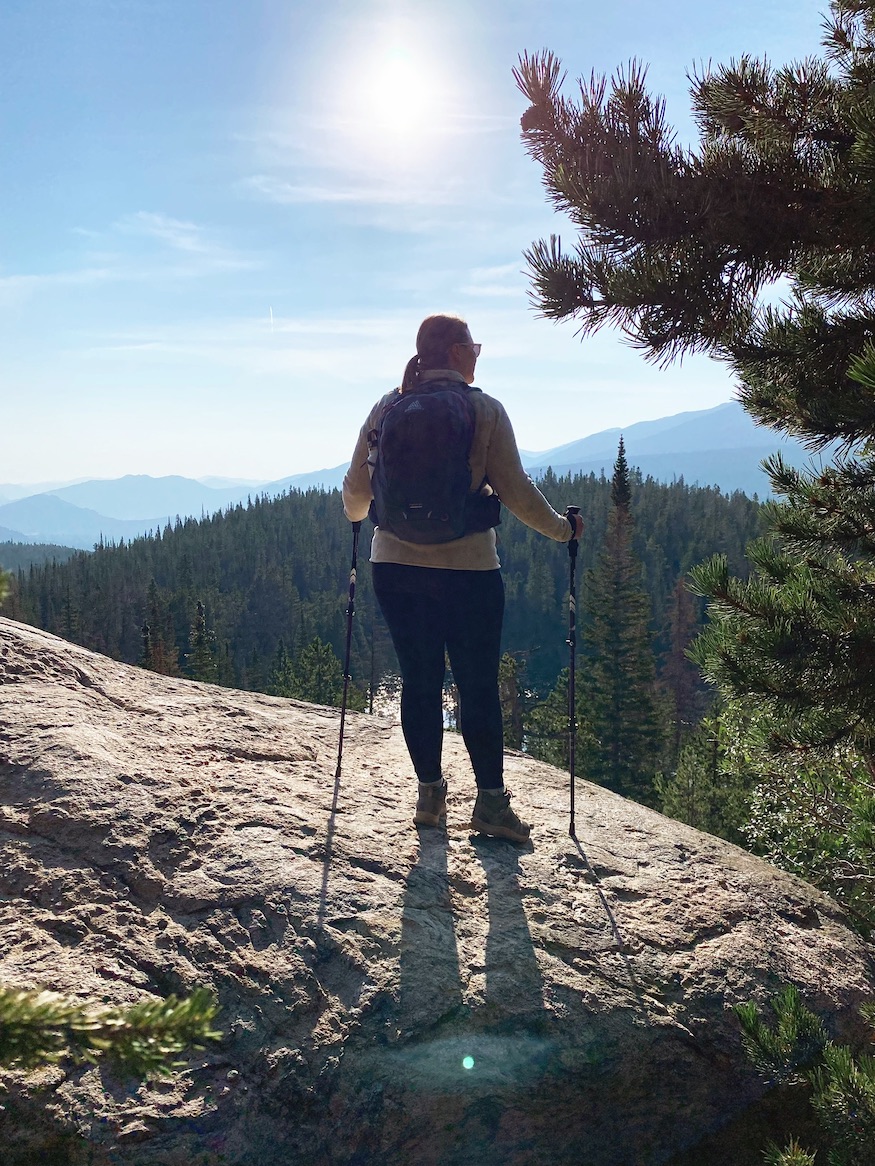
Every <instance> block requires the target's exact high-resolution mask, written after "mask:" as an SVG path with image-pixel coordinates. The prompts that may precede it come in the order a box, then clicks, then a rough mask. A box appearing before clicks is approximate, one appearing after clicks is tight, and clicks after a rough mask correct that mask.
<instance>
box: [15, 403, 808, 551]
mask: <svg viewBox="0 0 875 1166" xmlns="http://www.w3.org/2000/svg"><path fill="white" fill-rule="evenodd" d="M621 433H622V435H623V439H624V441H625V445H626V455H627V459H628V461H629V465H630V466H632V467H637V468H638V469H640V470H641V472H642V474H644V476H645V477H647V476H651V477H653V478H655V479H656V480H657V481H664V482H665V481H667V482H671V481H674V480H675V479H679V478H683V479H684V481H686V482H688V483H689V484H690V485H694V484H697V483H698V484H699V485H701V486H717V487H718V488H719V489H721V490H723V491H724V492H725V493H732V492H733V491H735V490H741V491H743V492H744V493H745V494H749V495H753V494H759V495H761V496H766V495H768V493H769V483H768V479H767V478H766V476H765V474H764V473H763V471H762V470H761V469H760V464H759V463H760V462H761V461H762V459H763V458H765V457H767V456H768V455H769V454H771V453H775V452H776V451H777V450H780V451H781V452H782V454H783V455H784V458H785V459H786V460H787V461H788V462H790V463H791V464H792V465H794V466H802V465H805V464H806V463H807V462H809V461H810V455H809V453H808V452H807V451H806V450H805V448H804V447H803V446H802V445H800V443H799V442H798V441H794V440H791V439H788V438H782V437H780V436H778V434H776V433H775V432H774V431H773V430H771V429H766V428H764V427H762V426H759V425H755V424H754V422H753V421H752V420H751V419H750V417H749V416H748V415H747V414H746V413H745V412H744V410H743V409H742V408H741V406H740V405H739V404H738V403H737V402H734V401H732V402H729V403H728V404H725V405H718V406H717V407H716V408H714V409H703V410H698V411H696V412H690V413H678V414H677V415H675V416H674V417H661V418H659V419H658V420H656V421H640V422H637V423H636V424H634V425H629V426H627V427H626V428H625V429H622V430H620V429H606V430H603V431H602V432H600V433H594V434H592V436H590V437H584V438H581V439H580V440H579V441H573V442H570V443H569V444H567V445H560V446H557V447H556V448H555V449H548V450H544V451H542V452H540V453H533V452H529V451H526V452H524V453H523V454H522V458H523V465H524V466H525V467H526V469H527V470H528V471H529V473H530V474H532V476H533V477H538V476H539V475H541V474H543V472H544V471H545V470H546V469H547V467H552V468H553V470H554V471H555V473H557V474H559V475H565V474H569V473H570V474H576V473H584V474H589V473H595V474H601V473H602V472H604V473H605V474H606V475H609V474H610V473H611V469H612V467H613V464H614V459H615V458H616V456H617V443H618V441H619V439H620V435H621ZM345 471H346V464H345V463H344V464H343V465H340V466H334V467H333V468H331V469H325V470H314V471H312V472H310V473H306V474H293V475H291V476H290V477H287V478H281V479H279V480H278V481H269V482H250V481H240V480H234V479H227V478H206V479H204V480H202V481H196V480H194V479H192V478H184V477H178V476H169V477H162V478H152V477H149V476H148V475H146V474H129V475H127V476H126V477H124V478H116V479H109V480H91V481H79V482H75V483H70V484H61V483H41V484H40V486H37V487H33V486H31V487H27V486H21V485H15V484H8V485H4V484H0V542H8V541H14V542H31V543H36V542H39V543H57V544H59V545H66V546H73V547H84V548H86V549H90V548H91V547H93V546H94V544H95V543H97V542H99V541H100V539H101V537H103V538H104V539H105V540H113V541H117V540H119V539H121V538H124V539H131V538H135V537H137V536H138V535H142V534H145V533H147V532H148V531H150V530H153V531H156V530H160V529H162V528H163V527H164V526H165V525H166V524H167V523H168V522H170V523H173V522H174V521H175V519H176V516H177V515H179V516H180V517H183V518H184V517H188V516H194V517H199V516H200V515H201V514H214V513H215V512H216V511H219V510H223V509H225V508H226V507H228V506H234V505H236V504H237V503H238V502H240V503H244V504H245V502H246V500H247V498H249V497H253V496H255V495H256V494H259V495H262V494H263V495H267V496H268V497H276V496H277V495H278V494H281V493H283V491H285V490H289V489H297V490H306V489H308V488H310V487H320V488H323V489H332V488H334V487H335V486H340V484H341V482H342V481H343V475H344V473H345ZM29 491H30V492H29Z"/></svg>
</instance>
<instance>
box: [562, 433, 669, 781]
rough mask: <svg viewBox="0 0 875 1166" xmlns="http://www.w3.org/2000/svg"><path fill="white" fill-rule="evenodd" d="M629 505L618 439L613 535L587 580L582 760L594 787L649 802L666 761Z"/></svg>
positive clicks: (611, 522) (646, 608) (609, 534)
mask: <svg viewBox="0 0 875 1166" xmlns="http://www.w3.org/2000/svg"><path fill="white" fill-rule="evenodd" d="M631 501H632V494H631V488H630V484H629V467H628V465H627V463H626V451H625V447H624V444H623V439H622V437H621V438H620V444H619V449H618V452H617V460H616V462H615V464H614V474H613V478H612V480H611V503H612V508H611V513H610V517H609V519H608V529H607V533H606V535H605V540H604V544H603V546H602V550H601V553H600V555H599V558H598V561H597V563H596V566H595V568H594V569H593V570H592V571H589V572H588V573H587V577H586V588H585V601H584V604H583V614H584V620H583V634H582V645H583V659H582V661H581V663H582V673H583V675H582V677H581V684H580V690H581V696H582V699H583V703H584V707H585V708H586V713H587V717H588V720H589V723H590V727H591V730H592V735H593V736H592V740H591V742H590V745H589V748H588V750H587V751H586V752H585V754H584V755H583V756H584V759H585V760H584V764H585V767H586V775H587V777H588V778H590V780H592V781H595V782H598V783H599V784H600V785H605V786H607V787H608V789H612V790H614V791H615V792H616V793H620V794H623V795H624V796H626V797H632V798H636V799H637V800H638V801H644V802H649V801H652V800H653V796H654V794H653V779H654V777H655V775H656V772H657V770H658V769H659V766H660V761H661V750H662V731H661V725H660V719H659V715H658V710H657V700H656V665H655V660H654V655H653V648H652V645H651V640H650V630H649V617H650V610H649V603H648V601H647V596H646V595H645V593H644V590H643V587H642V581H641V562H640V560H639V559H638V557H637V555H636V554H635V551H634V549H633V547H632V527H633V519H632V511H631Z"/></svg>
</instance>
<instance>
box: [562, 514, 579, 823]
mask: <svg viewBox="0 0 875 1166" xmlns="http://www.w3.org/2000/svg"><path fill="white" fill-rule="evenodd" d="M578 514H580V507H579V506H569V507H568V509H567V510H566V511H565V517H566V518H567V519H569V521H570V522H574V519H575V518H576V517H577V515H578ZM577 547H578V542H577V537H576V536H575V537H574V538H572V539H571V541H570V542H569V544H568V561H569V567H570V579H569V583H568V640H567V641H566V642H567V644H568V657H569V659H568V768H569V769H570V771H571V820H570V822H569V825H568V833H569V834H570V835H571V837H572V838H576V837H577V835H576V834H575V832H574V760H575V759H574V749H575V745H576V744H577V709H576V707H575V699H574V680H575V671H576V666H577V577H576V573H577Z"/></svg>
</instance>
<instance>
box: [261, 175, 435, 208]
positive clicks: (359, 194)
mask: <svg viewBox="0 0 875 1166" xmlns="http://www.w3.org/2000/svg"><path fill="white" fill-rule="evenodd" d="M242 186H243V188H244V189H246V190H249V191H251V192H252V193H254V194H255V195H257V196H259V197H260V198H263V199H265V200H266V201H267V202H274V203H280V204H282V205H294V204H300V203H352V204H366V205H369V206H387V205H390V206H396V205H397V206H449V205H452V204H453V203H455V202H457V201H458V195H457V193H455V192H454V191H453V188H452V185H451V184H444V186H443V187H440V186H438V185H437V184H434V185H432V184H429V183H421V184H417V185H415V186H400V185H397V184H389V183H387V184H386V185H385V186H373V185H367V184H362V185H358V184H355V183H348V184H346V185H343V184H341V185H331V186H327V185H319V184H308V183H299V182H289V181H286V180H285V179H283V178H276V177H271V176H270V175H268V174H254V175H252V176H251V177H250V178H247V179H244V181H243V183H242Z"/></svg>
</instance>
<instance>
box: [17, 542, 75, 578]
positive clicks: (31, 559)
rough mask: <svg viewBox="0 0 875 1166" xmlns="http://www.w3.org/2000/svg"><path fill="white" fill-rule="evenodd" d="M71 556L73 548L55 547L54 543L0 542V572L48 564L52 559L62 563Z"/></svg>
mask: <svg viewBox="0 0 875 1166" xmlns="http://www.w3.org/2000/svg"><path fill="white" fill-rule="evenodd" d="M72 554H75V549H74V548H73V547H62V546H57V545H56V544H55V543H21V542H12V541H10V542H0V570H4V571H17V570H18V569H19V568H20V567H24V568H27V567H29V566H30V565H31V563H48V562H50V561H51V560H52V559H57V561H58V562H59V563H63V562H65V560H67V559H69V558H70V556H71V555H72Z"/></svg>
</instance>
